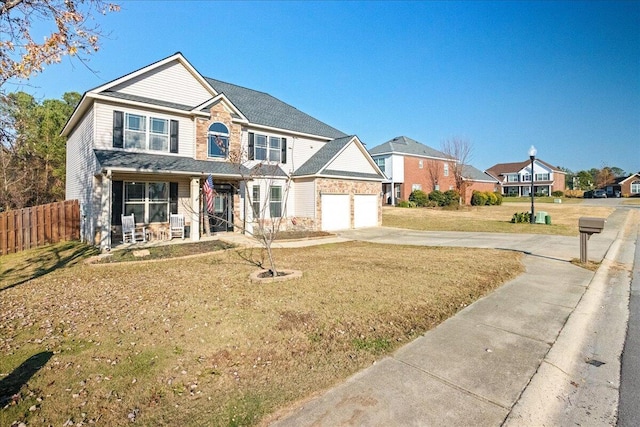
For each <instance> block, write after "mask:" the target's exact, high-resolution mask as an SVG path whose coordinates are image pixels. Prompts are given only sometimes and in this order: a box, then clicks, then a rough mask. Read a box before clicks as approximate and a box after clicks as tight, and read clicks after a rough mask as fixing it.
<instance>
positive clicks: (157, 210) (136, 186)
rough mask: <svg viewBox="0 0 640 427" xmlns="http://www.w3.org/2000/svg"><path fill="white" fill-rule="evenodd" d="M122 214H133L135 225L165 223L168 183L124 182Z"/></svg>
mask: <svg viewBox="0 0 640 427" xmlns="http://www.w3.org/2000/svg"><path fill="white" fill-rule="evenodd" d="M123 199H124V214H125V215H130V214H134V217H135V220H136V222H137V223H152V222H167V221H168V218H169V211H170V206H169V201H170V200H169V183H168V182H125V183H124V198H123Z"/></svg>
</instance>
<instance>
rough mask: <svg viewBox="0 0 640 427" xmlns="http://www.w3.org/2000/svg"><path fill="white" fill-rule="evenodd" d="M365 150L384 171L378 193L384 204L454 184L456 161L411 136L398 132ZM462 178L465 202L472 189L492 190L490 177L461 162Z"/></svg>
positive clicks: (493, 187)
mask: <svg viewBox="0 0 640 427" xmlns="http://www.w3.org/2000/svg"><path fill="white" fill-rule="evenodd" d="M369 153H370V154H371V156H372V157H373V160H374V161H375V162H376V164H377V165H378V167H379V168H380V169H381V170H382V171H383V172H384V174H385V180H384V181H383V182H382V193H383V194H384V196H383V197H384V203H386V204H390V205H395V204H396V202H397V201H398V200H408V199H409V195H410V194H411V192H412V191H414V190H422V191H424V192H425V193H430V192H431V191H433V190H440V191H443V192H444V191H447V190H453V189H455V188H456V179H455V176H454V167H455V166H456V163H458V161H457V160H456V159H452V158H451V157H449V156H448V155H446V154H445V153H443V152H442V151H438V150H436V149H435V148H431V147H429V146H428V145H425V144H422V143H420V142H418V141H416V140H414V139H411V138H408V137H406V136H398V137H395V138H393V139H391V140H389V141H387V142H385V143H383V144H380V145H378V146H376V147H373V148H372V149H371V150H369ZM462 178H463V181H464V185H463V187H464V188H463V190H464V193H465V194H464V195H463V199H464V200H465V201H466V202H467V203H470V201H471V194H472V192H473V191H476V190H477V191H495V190H496V188H497V181H496V180H495V179H494V178H493V177H491V176H489V175H487V174H485V173H484V172H482V171H480V170H478V169H476V168H474V167H473V166H471V165H464V166H463V168H462Z"/></svg>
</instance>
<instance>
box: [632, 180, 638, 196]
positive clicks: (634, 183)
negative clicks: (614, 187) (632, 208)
mask: <svg viewBox="0 0 640 427" xmlns="http://www.w3.org/2000/svg"><path fill="white" fill-rule="evenodd" d="M636 193H640V181H633V182H632V183H631V194H636Z"/></svg>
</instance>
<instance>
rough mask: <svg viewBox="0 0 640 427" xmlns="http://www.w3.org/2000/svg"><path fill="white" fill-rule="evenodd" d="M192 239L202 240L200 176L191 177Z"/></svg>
mask: <svg viewBox="0 0 640 427" xmlns="http://www.w3.org/2000/svg"><path fill="white" fill-rule="evenodd" d="M190 236H191V240H192V241H194V242H197V241H199V240H200V177H197V178H191V231H190Z"/></svg>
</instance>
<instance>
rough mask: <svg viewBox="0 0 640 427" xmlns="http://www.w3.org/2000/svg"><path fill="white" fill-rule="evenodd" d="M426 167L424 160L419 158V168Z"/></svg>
mask: <svg viewBox="0 0 640 427" xmlns="http://www.w3.org/2000/svg"><path fill="white" fill-rule="evenodd" d="M423 167H424V162H423V161H422V160H418V168H419V169H422V168H423Z"/></svg>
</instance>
